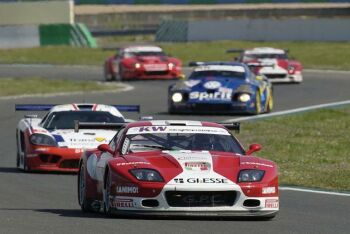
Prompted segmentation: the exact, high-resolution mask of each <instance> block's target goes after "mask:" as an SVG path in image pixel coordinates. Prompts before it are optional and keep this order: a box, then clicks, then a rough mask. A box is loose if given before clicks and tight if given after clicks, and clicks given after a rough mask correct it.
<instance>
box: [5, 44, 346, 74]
mask: <svg viewBox="0 0 350 234" xmlns="http://www.w3.org/2000/svg"><path fill="white" fill-rule="evenodd" d="M128 40H129V43H130V42H133V41H134V42H135V41H137V42H138V40H137V39H135V40H131V39H130V38H129V39H128ZM106 42H108V43H106ZM106 42H105V45H111V44H114V45H115V44H116V43H117V44H125V42H121V41H120V40H118V39H116V40H115V41H113V39H111V38H109V39H107V41H106ZM100 44H101V43H100ZM159 45H160V46H162V47H163V48H164V50H165V51H166V52H167V53H170V54H171V55H173V56H175V57H178V58H180V59H181V60H183V62H184V64H185V65H186V64H187V63H188V62H189V61H213V60H221V61H222V60H224V61H226V60H232V58H233V57H235V56H237V54H227V53H225V51H226V50H227V49H230V48H252V47H256V46H272V47H277V48H288V49H289V50H290V56H292V57H295V58H297V59H298V60H300V61H301V62H302V64H303V66H304V68H309V69H335V70H350V59H349V58H350V42H249V41H215V42H191V43H160V44H159ZM114 53H115V51H113V50H110V51H105V50H102V49H89V48H72V47H64V46H59V47H41V48H30V49H7V50H4V49H2V50H0V63H50V64H69V65H72V64H80V65H102V63H103V61H104V60H105V59H106V58H107V57H108V56H111V55H113V54H114Z"/></svg>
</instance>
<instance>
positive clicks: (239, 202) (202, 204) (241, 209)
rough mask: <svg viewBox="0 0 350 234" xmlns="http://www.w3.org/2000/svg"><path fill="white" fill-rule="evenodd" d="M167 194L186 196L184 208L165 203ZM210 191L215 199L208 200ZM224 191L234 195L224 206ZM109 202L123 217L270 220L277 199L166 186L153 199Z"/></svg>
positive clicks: (123, 198)
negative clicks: (185, 194)
mask: <svg viewBox="0 0 350 234" xmlns="http://www.w3.org/2000/svg"><path fill="white" fill-rule="evenodd" d="M167 192H180V193H179V194H181V192H185V193H190V195H189V196H183V197H181V198H180V199H182V201H183V202H186V203H187V205H184V204H183V203H181V202H179V203H177V204H174V203H172V202H169V201H170V200H169V199H170V197H169V196H168V195H167ZM210 192H212V193H214V194H215V195H214V196H215V197H208V196H207V194H208V193H210ZM227 192H230V193H231V194H232V193H233V194H235V195H234V196H233V197H232V199H233V201H232V203H230V202H228V203H224V202H223V201H224V198H223V196H221V197H220V195H219V194H220V193H227ZM191 193H197V194H198V193H199V196H192V195H191ZM202 194H203V195H202ZM205 196H207V197H205ZM229 200H230V199H229ZM150 201H152V202H150ZM226 201H228V200H226ZM110 202H111V204H112V210H113V212H115V213H116V214H125V215H154V216H160V215H161V216H223V217H273V216H275V215H276V214H277V213H278V211H279V198H278V196H276V195H273V196H265V197H249V196H246V195H245V194H244V193H243V192H242V190H241V189H240V188H239V187H238V186H234V185H231V186H227V187H221V188H219V187H216V188H215V187H203V186H202V187H181V186H173V185H167V186H165V187H164V189H163V190H162V191H161V193H159V195H157V196H155V197H133V196H110ZM214 203H215V204H216V205H215V204H214ZM150 204H151V205H150ZM169 204H172V205H171V206H170V205H169ZM189 204H192V205H189ZM193 204H194V205H193Z"/></svg>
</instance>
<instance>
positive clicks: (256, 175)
mask: <svg viewBox="0 0 350 234" xmlns="http://www.w3.org/2000/svg"><path fill="white" fill-rule="evenodd" d="M264 174H265V171H263V170H255V169H246V170H242V171H240V172H239V176H238V182H259V181H261V180H262V178H263V177H264Z"/></svg>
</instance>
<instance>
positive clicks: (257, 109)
mask: <svg viewBox="0 0 350 234" xmlns="http://www.w3.org/2000/svg"><path fill="white" fill-rule="evenodd" d="M260 113H261V96H260V92H259V90H257V91H256V95H255V110H254V112H253V114H254V115H258V114H260Z"/></svg>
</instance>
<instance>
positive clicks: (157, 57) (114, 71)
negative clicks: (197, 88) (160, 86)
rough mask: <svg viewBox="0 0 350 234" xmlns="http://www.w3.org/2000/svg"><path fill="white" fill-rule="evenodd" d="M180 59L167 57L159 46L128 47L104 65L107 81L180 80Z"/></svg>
mask: <svg viewBox="0 0 350 234" xmlns="http://www.w3.org/2000/svg"><path fill="white" fill-rule="evenodd" d="M181 66H182V63H181V61H180V60H179V59H177V58H173V57H169V56H166V55H165V54H164V52H163V50H162V49H161V48H160V47H157V46H141V45H139V46H126V47H123V48H121V49H119V51H118V53H117V54H116V55H115V56H112V57H110V58H108V59H107V60H106V61H105V63H104V76H105V80H107V81H112V80H118V81H121V80H133V79H140V80H144V79H178V78H180V77H182V68H181Z"/></svg>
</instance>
